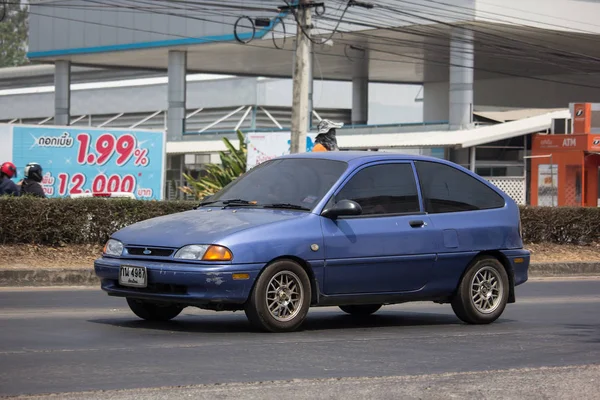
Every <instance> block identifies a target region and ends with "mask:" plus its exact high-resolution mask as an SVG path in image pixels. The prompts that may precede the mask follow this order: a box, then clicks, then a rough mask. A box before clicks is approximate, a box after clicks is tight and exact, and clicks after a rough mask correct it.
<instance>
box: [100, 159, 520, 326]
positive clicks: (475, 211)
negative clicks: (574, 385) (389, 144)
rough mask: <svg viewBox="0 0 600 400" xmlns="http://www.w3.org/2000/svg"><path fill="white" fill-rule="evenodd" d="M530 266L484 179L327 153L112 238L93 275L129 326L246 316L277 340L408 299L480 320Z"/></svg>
mask: <svg viewBox="0 0 600 400" xmlns="http://www.w3.org/2000/svg"><path fill="white" fill-rule="evenodd" d="M529 257H530V254H529V252H528V251H527V250H524V249H523V242H522V239H521V221H520V216H519V209H518V207H517V205H516V204H515V202H514V201H513V200H512V199H511V198H510V197H508V196H507V195H506V194H505V193H503V192H502V191H500V190H499V189H498V188H496V187H495V186H493V185H491V184H490V183H488V182H487V181H486V180H484V179H482V178H481V177H479V176H477V175H475V174H473V173H471V172H470V171H468V170H466V169H464V168H462V167H460V166H458V165H456V164H453V163H450V162H448V161H444V160H440V159H436V158H428V157H419V156H408V155H401V154H392V153H378V152H341V151H338V152H325V153H305V154H294V155H289V156H284V157H280V158H277V159H274V160H270V161H267V162H264V163H262V164H260V165H259V166H257V167H255V168H253V169H252V170H250V171H249V172H247V173H246V174H244V175H243V176H242V177H240V178H238V179H236V180H235V181H233V182H232V183H231V184H229V185H228V186H227V187H225V188H224V189H222V190H221V191H220V192H219V193H217V194H216V195H214V196H213V197H211V198H210V199H208V200H205V201H204V202H203V203H201V204H200V205H199V206H198V207H197V208H196V209H194V210H190V211H186V212H182V213H177V214H173V215H167V216H163V217H158V218H153V219H149V220H146V221H142V222H139V223H136V224H133V225H131V226H128V227H126V228H124V229H121V230H120V231H118V232H116V233H115V234H113V235H112V237H111V238H110V239H109V241H108V242H107V243H106V246H105V248H104V252H103V254H102V257H101V258H99V259H98V260H96V261H95V263H94V267H95V272H96V274H97V276H99V277H100V278H101V280H102V283H101V285H102V289H103V290H104V291H106V292H107V293H108V294H109V295H111V296H121V297H125V298H126V299H127V303H128V304H129V307H130V308H131V310H132V311H133V312H134V313H135V314H136V315H137V316H139V317H140V318H143V319H147V320H163V321H164V320H170V319H172V318H174V317H176V316H177V315H178V314H179V313H180V312H181V311H182V309H183V308H185V307H187V306H195V307H200V308H203V309H210V310H218V311H220V310H231V311H234V310H244V311H245V313H246V315H247V317H248V319H249V320H250V322H251V323H252V324H253V325H255V326H256V327H258V328H260V329H262V330H267V331H272V332H283V331H293V330H295V329H297V328H299V327H300V325H301V324H302V322H303V321H304V319H305V317H306V315H307V313H308V309H309V308H310V307H311V306H339V307H340V308H341V309H342V310H343V311H344V312H346V313H348V314H351V315H356V316H365V315H368V314H372V313H374V312H376V311H377V310H378V309H379V308H381V307H382V306H383V305H386V304H395V303H403V302H409V301H434V302H436V303H450V304H451V305H452V308H453V310H454V312H455V314H456V315H457V316H458V318H460V319H461V320H463V321H464V322H467V323H471V324H485V323H490V322H492V321H494V320H496V319H497V318H498V317H499V316H500V315H501V314H502V312H503V311H504V309H505V306H506V304H507V303H514V302H515V286H517V285H520V284H522V283H524V282H526V281H527V274H528V268H529Z"/></svg>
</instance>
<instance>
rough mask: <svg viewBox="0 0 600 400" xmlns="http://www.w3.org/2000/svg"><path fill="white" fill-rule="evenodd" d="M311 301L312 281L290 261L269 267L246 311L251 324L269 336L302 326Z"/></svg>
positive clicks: (255, 287) (257, 285) (301, 269)
mask: <svg viewBox="0 0 600 400" xmlns="http://www.w3.org/2000/svg"><path fill="white" fill-rule="evenodd" d="M310 301H311V286H310V279H309V277H308V274H307V273H306V271H305V270H304V269H303V268H302V267H301V266H300V265H298V264H297V263H295V262H293V261H288V260H282V261H277V262H274V263H273V264H271V265H269V266H267V267H266V268H265V270H264V271H263V272H262V274H260V276H259V277H258V279H257V280H256V284H255V285H254V288H253V289H252V293H251V294H250V298H249V299H248V301H247V302H246V304H245V307H244V311H245V312H246V316H247V317H248V320H249V321H250V323H251V324H252V325H253V326H255V327H256V328H258V329H260V330H263V331H268V332H292V331H294V330H296V329H298V328H299V327H300V325H302V322H304V319H305V318H306V314H308V309H309V308H310Z"/></svg>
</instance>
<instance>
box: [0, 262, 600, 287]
mask: <svg viewBox="0 0 600 400" xmlns="http://www.w3.org/2000/svg"><path fill="white" fill-rule="evenodd" d="M594 275H595V276H600V262H578V263H545V264H531V265H530V266H529V277H530V278H550V277H570V276H594ZM96 285H100V280H99V279H98V277H96V275H95V273H94V269H93V268H90V267H85V268H71V269H70V268H60V269H56V268H52V269H50V268H45V269H44V268H22V269H5V270H2V269H0V287H26V286H96Z"/></svg>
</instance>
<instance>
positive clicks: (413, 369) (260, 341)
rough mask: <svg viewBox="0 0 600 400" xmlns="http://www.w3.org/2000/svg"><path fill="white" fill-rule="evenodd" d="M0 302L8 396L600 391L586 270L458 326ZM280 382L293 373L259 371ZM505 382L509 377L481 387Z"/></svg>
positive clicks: (445, 316) (599, 291) (0, 351)
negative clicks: (287, 325) (289, 328)
mask: <svg viewBox="0 0 600 400" xmlns="http://www.w3.org/2000/svg"><path fill="white" fill-rule="evenodd" d="M0 304H1V305H2V307H1V308H0V395H5V396H8V395H19V394H21V395H27V394H43V393H64V392H80V391H99V390H108V392H97V393H95V394H91V393H87V394H74V395H70V396H69V397H65V398H115V399H116V398H119V399H129V398H131V399H133V398H148V399H151V398H152V399H154V398H168V397H170V398H181V397H188V396H189V397H192V398H207V399H208V398H210V399H213V398H215V399H216V398H226V396H227V394H229V395H231V396H232V398H240V397H247V398H264V399H269V398H278V399H280V398H281V394H282V393H287V395H286V396H285V397H287V398H315V397H314V396H315V394H319V395H320V396H317V397H319V398H338V397H340V396H347V394H350V395H351V396H350V397H352V398H388V395H389V398H398V397H399V396H400V397H404V398H449V397H452V396H449V397H448V396H447V395H448V393H455V396H457V398H469V393H470V395H472V396H473V397H477V398H519V397H521V398H548V396H550V398H565V397H561V396H560V395H559V393H563V394H564V395H565V396H566V398H568V397H570V395H569V393H570V394H571V395H573V396H574V395H575V392H569V390H579V391H580V392H581V393H579V394H578V395H582V396H586V397H588V398H600V368H598V365H600V318H599V311H598V309H599V306H600V280H594V279H586V280H565V281H556V280H543V281H530V282H528V283H526V284H525V285H523V286H521V287H519V288H517V303H516V304H512V305H509V306H508V307H507V309H506V311H505V313H504V315H503V316H502V318H501V319H499V320H498V321H497V322H495V323H494V324H491V325H486V326H468V325H464V324H462V323H461V322H460V321H459V320H458V319H457V318H456V317H455V316H454V315H453V313H452V310H451V308H450V306H448V305H435V304H430V303H412V304H404V305H399V306H388V307H384V308H383V309H382V310H380V311H379V312H378V313H377V314H375V315H374V316H372V317H370V318H367V319H364V320H357V319H354V318H352V317H350V316H347V315H345V314H343V313H342V312H341V311H338V309H336V308H323V309H311V312H310V313H309V317H308V319H307V321H306V323H305V325H304V327H303V328H304V329H303V330H302V331H300V332H295V333H288V334H266V333H258V332H254V331H253V330H251V328H250V326H249V324H248V323H247V321H246V318H245V316H244V314H243V313H229V312H227V313H225V312H224V313H216V312H207V311H200V310H195V309H191V308H188V309H186V310H184V312H183V313H182V315H181V316H180V317H178V318H177V319H175V320H174V321H172V322H169V323H148V322H145V321H141V320H138V319H137V318H136V317H135V316H134V315H133V314H132V313H131V312H130V311H129V310H128V308H127V306H126V304H125V301H124V300H122V299H118V298H110V297H108V296H106V295H105V294H104V293H102V292H101V291H100V290H97V289H93V290H90V289H76V288H71V289H10V290H7V289H4V290H0ZM595 364H598V365H595ZM338 378H343V379H338ZM345 378H354V379H345ZM356 378H360V379H356ZM281 380H283V381H289V380H294V381H292V382H271V383H262V384H259V383H256V382H265V381H281ZM511 382H512V383H511ZM519 382H520V383H522V384H523V388H525V389H526V390H530V391H532V396H533V397H527V396H525V395H524V394H525V393H524V392H523V390H525V389H519V387H520V386H519ZM544 382H546V383H544ZM575 382H577V383H576V384H575ZM215 383H221V384H227V385H218V386H214V384H215ZM508 383H511V385H513V386H514V385H516V386H514V387H515V388H516V389H511V390H508V391H507V390H504V391H498V390H496V391H493V390H492V391H491V392H490V390H491V389H490V387H488V386H489V385H495V386H493V387H496V388H501V387H503V386H502V385H504V386H506V385H507V384H508ZM229 384H231V385H229ZM190 385H191V386H193V387H191V388H170V389H161V390H153V389H144V390H138V389H140V388H161V387H174V386H190ZM195 385H204V386H195ZM561 385H562V386H561ZM365 388H369V389H368V391H367V392H364V393H363V392H361V390H363V389H364V390H367V389H365ZM440 388H442V389H443V390H442V389H440ZM115 389H133V391H117V392H113V391H112V390H115ZM283 389H286V390H287V391H283V392H282V390H283ZM594 389H595V390H594ZM370 390H380V391H379V392H376V393H373V392H369V391H370ZM440 390H442V391H441V392H440ZM561 390H562V391H561ZM590 390H591V391H592V392H590ZM294 391H295V392H294ZM400 391H401V392H400ZM546 392H547V395H546V394H545V393H546ZM269 393H271V395H272V397H271V395H269ZM292 393H295V395H293V396H292V397H288V396H289V395H290V394H292ZM344 393H346V394H344ZM511 393H513V394H514V396H516V397H510V396H509V395H510V394H511ZM169 394H171V395H172V396H171V395H169ZM386 394H387V395H386ZM440 394H441V396H440V397H436V395H440ZM352 395H354V396H352ZM552 395H554V396H557V397H552ZM165 396H166V397H165ZM303 396H305V397H303ZM311 396H312V397H311ZM453 396H454V395H453ZM506 396H508V397H506ZM535 396H538V397H535ZM63 397H64V396H61V398H63Z"/></svg>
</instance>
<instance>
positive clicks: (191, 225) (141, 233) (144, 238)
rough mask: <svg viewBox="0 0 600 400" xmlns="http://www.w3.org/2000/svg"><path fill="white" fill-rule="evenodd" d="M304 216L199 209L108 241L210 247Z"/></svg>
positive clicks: (143, 224)
mask: <svg viewBox="0 0 600 400" xmlns="http://www.w3.org/2000/svg"><path fill="white" fill-rule="evenodd" d="M307 215H308V213H305V212H296V211H287V210H265V209H256V208H252V209H227V208H226V209H218V210H214V209H213V210H208V209H199V210H192V211H185V212H181V213H177V214H171V215H165V216H162V217H157V218H152V219H148V220H145V221H142V222H138V223H135V224H133V225H130V226H128V227H125V228H123V229H121V230H119V231H118V232H116V233H115V234H113V235H112V238H114V239H117V240H120V241H121V242H123V243H124V244H125V245H139V246H158V247H173V248H178V247H181V246H185V245H188V244H212V243H219V241H220V240H222V239H223V238H225V237H227V236H228V235H231V234H233V233H236V232H239V231H242V230H246V229H250V228H254V227H257V226H261V225H266V224H271V223H275V222H280V221H284V220H289V219H294V218H302V217H305V216H307Z"/></svg>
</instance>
